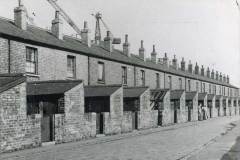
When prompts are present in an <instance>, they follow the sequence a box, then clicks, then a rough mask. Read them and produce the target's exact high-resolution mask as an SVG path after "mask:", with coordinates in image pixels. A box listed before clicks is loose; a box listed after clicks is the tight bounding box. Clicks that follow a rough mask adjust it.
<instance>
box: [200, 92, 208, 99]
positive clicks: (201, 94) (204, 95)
mask: <svg viewBox="0 0 240 160" xmlns="http://www.w3.org/2000/svg"><path fill="white" fill-rule="evenodd" d="M206 96H207V93H198V100H204V99H205V97H206Z"/></svg>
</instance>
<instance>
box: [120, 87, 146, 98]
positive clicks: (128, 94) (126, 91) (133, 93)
mask: <svg viewBox="0 0 240 160" xmlns="http://www.w3.org/2000/svg"><path fill="white" fill-rule="evenodd" d="M147 89H148V87H124V88H123V97H124V98H138V97H140V96H141V95H142V94H143V93H144V92H145V91H146V90H147Z"/></svg>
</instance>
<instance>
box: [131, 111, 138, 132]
mask: <svg viewBox="0 0 240 160" xmlns="http://www.w3.org/2000/svg"><path fill="white" fill-rule="evenodd" d="M132 127H133V129H134V130H137V129H138V112H137V111H135V112H132Z"/></svg>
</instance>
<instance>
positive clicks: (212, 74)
mask: <svg viewBox="0 0 240 160" xmlns="http://www.w3.org/2000/svg"><path fill="white" fill-rule="evenodd" d="M214 73H215V72H214V70H212V72H211V78H212V79H214V78H215V75H214Z"/></svg>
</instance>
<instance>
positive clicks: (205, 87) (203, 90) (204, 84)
mask: <svg viewBox="0 0 240 160" xmlns="http://www.w3.org/2000/svg"><path fill="white" fill-rule="evenodd" d="M205 88H206V87H205V83H203V93H205V92H206V90H205Z"/></svg>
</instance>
